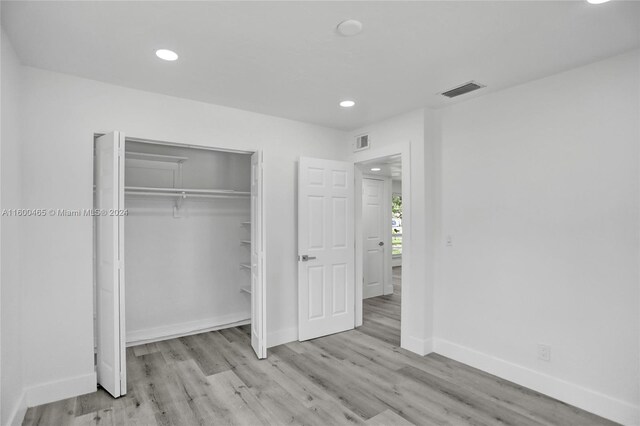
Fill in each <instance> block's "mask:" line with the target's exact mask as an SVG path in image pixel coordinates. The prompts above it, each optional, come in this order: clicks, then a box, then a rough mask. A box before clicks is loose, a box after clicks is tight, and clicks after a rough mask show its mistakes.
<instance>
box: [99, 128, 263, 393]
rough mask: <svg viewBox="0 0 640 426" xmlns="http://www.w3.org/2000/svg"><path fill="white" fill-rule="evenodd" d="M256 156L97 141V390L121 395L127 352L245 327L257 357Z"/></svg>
mask: <svg viewBox="0 0 640 426" xmlns="http://www.w3.org/2000/svg"><path fill="white" fill-rule="evenodd" d="M261 160H262V159H261V152H260V151H256V152H248V151H233V150H224V149H214V148H209V147H202V146H193V145H181V144H177V143H166V142H156V141H149V140H143V139H136V138H128V137H125V136H124V135H123V134H122V133H121V132H113V133H110V134H106V135H101V136H98V137H96V139H95V167H94V171H95V174H94V180H95V182H94V183H95V188H96V189H95V195H94V206H95V212H96V216H95V222H94V224H95V235H94V237H95V238H94V241H95V245H94V247H95V255H94V257H95V268H94V270H95V293H94V294H95V310H94V312H95V336H96V372H97V376H98V384H100V385H101V386H102V387H103V388H104V389H105V390H107V391H108V392H109V393H110V394H111V395H113V396H114V397H118V396H121V395H124V394H125V393H126V347H134V346H138V345H142V344H148V343H153V342H157V344H162V342H165V341H167V340H169V339H173V338H178V337H184V336H188V335H192V334H197V333H205V332H209V331H214V330H220V329H224V328H231V327H237V326H245V325H249V330H250V331H249V330H248V332H250V334H251V346H252V347H253V349H254V351H255V353H256V356H257V357H258V358H264V357H266V341H265V334H266V330H265V320H264V319H265V313H266V312H265V297H264V294H265V292H264V290H265V283H264V279H263V277H264V238H263V232H264V226H263V208H262V185H263V182H262V177H263V176H262V161H261Z"/></svg>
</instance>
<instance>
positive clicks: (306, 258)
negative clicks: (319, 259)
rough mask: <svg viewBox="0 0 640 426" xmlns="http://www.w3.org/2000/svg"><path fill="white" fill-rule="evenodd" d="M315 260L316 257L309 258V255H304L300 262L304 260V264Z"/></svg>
mask: <svg viewBox="0 0 640 426" xmlns="http://www.w3.org/2000/svg"><path fill="white" fill-rule="evenodd" d="M315 258H316V257H315V256H309V255H306V254H303V255H302V256H301V259H300V260H302V261H303V262H308V261H310V260H313V259H315Z"/></svg>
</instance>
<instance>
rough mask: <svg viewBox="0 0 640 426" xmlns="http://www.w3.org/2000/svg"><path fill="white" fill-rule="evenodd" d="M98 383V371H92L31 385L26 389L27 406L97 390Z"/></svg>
mask: <svg viewBox="0 0 640 426" xmlns="http://www.w3.org/2000/svg"><path fill="white" fill-rule="evenodd" d="M97 383H98V382H97V379H96V373H95V372H92V373H89V374H84V375H82V376H76V377H71V378H69V379H64V380H57V381H54V382H48V383H42V384H39V385H35V386H30V387H28V388H27V389H26V390H25V394H26V402H27V404H26V406H27V407H35V406H36V405H41V404H48V403H49V402H53V401H60V400H61V399H66V398H71V397H73V396H78V395H83V394H85V393H91V392H95V391H96V388H97Z"/></svg>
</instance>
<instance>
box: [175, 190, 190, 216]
mask: <svg viewBox="0 0 640 426" xmlns="http://www.w3.org/2000/svg"><path fill="white" fill-rule="evenodd" d="M186 198H187V193H186V192H181V193H180V194H178V198H176V205H175V206H174V207H173V217H175V218H180V217H182V215H181V214H180V209H182V203H184V200H185V199H186Z"/></svg>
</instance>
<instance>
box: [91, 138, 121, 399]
mask: <svg viewBox="0 0 640 426" xmlns="http://www.w3.org/2000/svg"><path fill="white" fill-rule="evenodd" d="M95 149H96V150H95V154H96V161H95V184H96V198H95V207H96V209H99V210H100V211H101V212H100V214H98V215H97V216H96V222H95V224H96V246H95V247H96V314H97V315H96V318H97V337H98V339H97V344H98V354H97V355H98V356H97V375H98V384H100V386H102V387H103V388H104V389H105V390H106V391H107V392H109V393H110V394H111V395H113V396H114V397H119V396H121V395H124V394H125V393H126V388H127V387H126V374H125V365H126V361H125V340H124V330H125V328H124V270H123V268H124V264H123V263H124V262H123V261H124V250H123V245H124V217H123V216H122V215H118V214H114V212H115V211H118V210H122V209H123V208H124V161H123V152H124V135H123V134H121V133H119V132H113V133H109V134H107V135H104V136H101V137H99V138H98V139H96V145H95Z"/></svg>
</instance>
